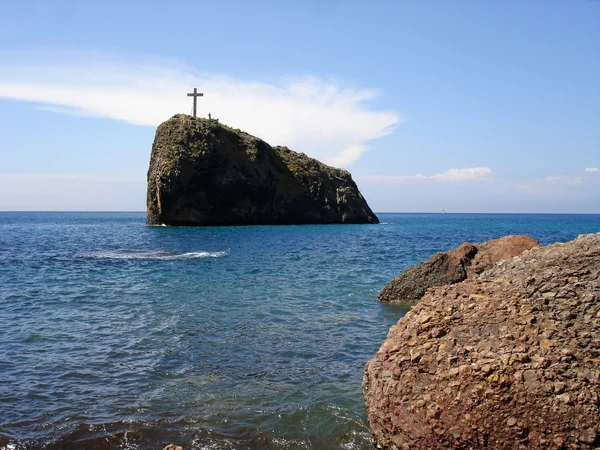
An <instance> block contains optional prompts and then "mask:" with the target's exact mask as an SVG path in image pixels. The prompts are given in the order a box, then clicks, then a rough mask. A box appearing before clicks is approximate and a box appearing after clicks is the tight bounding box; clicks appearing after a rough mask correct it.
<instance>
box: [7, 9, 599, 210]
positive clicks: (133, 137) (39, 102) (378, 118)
mask: <svg viewBox="0 0 600 450" xmlns="http://www.w3.org/2000/svg"><path fill="white" fill-rule="evenodd" d="M194 87H197V88H198V90H199V91H200V92H202V93H203V94H204V96H203V97H201V98H199V99H198V115H199V116H203V117H206V116H207V115H208V114H209V113H210V114H211V115H212V117H216V118H218V119H219V120H220V121H221V122H222V123H225V124H227V125H230V126H232V127H233V128H241V129H243V130H244V131H247V132H249V133H251V134H253V135H256V136H258V137H261V138H262V139H264V140H265V141H267V142H268V143H270V144H271V145H285V146H288V147H289V148H291V149H292V150H295V151H299V152H303V153H306V154H307V155H309V156H312V157H315V158H318V159H319V160H321V161H323V162H325V163H327V164H331V165H334V166H337V167H344V168H346V169H348V170H349V171H350V172H351V174H352V176H353V178H354V180H355V181H356V183H357V184H358V187H359V189H360V190H361V192H362V194H363V196H364V197H365V198H366V200H367V202H368V203H369V205H370V206H371V208H372V209H373V210H374V211H376V212H441V211H442V210H445V211H446V212H449V213H451V212H473V213H596V214H598V213H600V0H521V1H517V0H486V1H479V0H469V1H466V0H463V1H460V0H437V1H435V0H422V1H416V0H414V1H409V0H369V1H367V0H364V1H363V0H360V1H359V0H347V1H342V0H339V1H338V0H302V1H300V0H286V1H279V0H237V1H235V0H218V1H217V0H214V1H208V0H206V1H185V0H172V1H170V2H166V1H162V2H159V1H153V0H147V1H136V0H128V1H116V0H104V1H94V0H87V1H83V0H81V1H61V0H54V1H36V0H32V1H27V2H23V1H22V0H0V123H2V127H1V132H0V210H5V211H6V210H8V211H16V210H19V211H22V210H34V211H144V210H145V203H146V172H147V170H148V164H149V159H150V151H151V147H152V141H153V139H154V133H155V131H156V127H157V125H159V124H160V123H161V122H163V121H165V120H167V119H169V118H170V117H171V116H173V115H174V114H178V113H186V114H191V109H192V102H191V99H190V98H188V97H187V96H186V94H187V92H191V91H192V90H193V88H194Z"/></svg>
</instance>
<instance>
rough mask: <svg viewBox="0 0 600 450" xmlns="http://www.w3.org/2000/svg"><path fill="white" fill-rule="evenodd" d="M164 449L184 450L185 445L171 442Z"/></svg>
mask: <svg viewBox="0 0 600 450" xmlns="http://www.w3.org/2000/svg"><path fill="white" fill-rule="evenodd" d="M163 450H183V447H181V446H180V445H175V444H169V445H167V446H166V447H165V448H163Z"/></svg>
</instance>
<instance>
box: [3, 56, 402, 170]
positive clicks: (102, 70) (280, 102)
mask: <svg viewBox="0 0 600 450" xmlns="http://www.w3.org/2000/svg"><path fill="white" fill-rule="evenodd" d="M35 56H36V55H29V59H30V60H35ZM8 60H9V61H10V60H11V58H9V59H8ZM77 61H78V62H76V63H73V62H69V63H60V62H58V63H57V62H48V63H36V64H33V63H28V64H18V65H16V64H7V63H0V97H4V98H10V99H17V100H24V101H28V102H33V103H35V104H36V105H37V107H39V108H43V109H46V110H48V109H49V110H51V111H54V112H58V113H68V114H77V115H85V116H94V117H106V118H111V119H115V120H120V121H124V122H128V123H131V124H135V125H145V126H156V125H158V124H159V123H161V122H163V121H165V120H166V119H168V118H169V117H171V116H172V115H174V114H177V113H182V112H185V113H191V107H192V101H191V99H190V98H189V97H187V96H186V93H187V92H190V90H191V89H192V88H193V87H198V88H199V91H200V92H203V93H204V97H201V98H199V99H198V115H200V116H207V115H208V113H209V112H210V113H211V114H212V116H213V117H216V118H218V119H220V121H221V122H222V123H225V124H228V125H230V126H232V127H234V128H241V129H243V130H245V131H247V132H249V133H251V134H254V135H257V136H259V137H261V138H263V139H265V140H266V141H267V142H269V143H270V144H272V145H286V146H288V147H290V148H291V149H293V150H296V151H300V152H304V153H306V154H308V155H310V156H313V157H316V158H318V159H320V160H322V161H324V162H326V163H329V164H335V165H345V164H350V163H352V162H353V161H356V160H357V159H359V158H360V156H361V154H362V153H363V152H364V151H365V150H366V148H367V147H366V142H368V141H369V140H371V139H376V138H378V137H381V136H385V135H387V134H389V133H391V132H392V130H393V127H394V125H396V124H397V123H398V122H399V121H400V118H399V117H398V115H397V114H395V113H393V112H387V111H373V110H370V109H368V108H367V107H366V106H365V104H364V102H365V101H367V100H371V99H373V98H375V97H377V95H378V92H377V91H375V90H372V89H362V88H357V89H355V88H349V87H345V86H343V85H342V84H340V83H339V82H336V81H332V80H323V79H319V78H316V77H304V78H289V79H285V80H278V81H276V82H266V81H252V80H242V79H236V78H232V77H229V76H226V75H221V74H209V73H202V72H199V71H196V70H194V69H191V68H187V67H182V66H180V65H178V64H176V63H173V62H168V63H165V62H164V61H163V62H156V61H152V62H131V61H124V60H120V61H117V60H115V59H106V58H95V59H92V60H89V59H88V60H85V59H82V58H81V57H79V58H78V59H77Z"/></svg>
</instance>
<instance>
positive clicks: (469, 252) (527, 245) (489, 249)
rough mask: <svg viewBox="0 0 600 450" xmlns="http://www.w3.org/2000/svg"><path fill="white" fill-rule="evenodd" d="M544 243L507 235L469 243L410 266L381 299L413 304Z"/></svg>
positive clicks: (387, 287) (390, 284) (385, 290)
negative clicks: (433, 291)
mask: <svg viewBox="0 0 600 450" xmlns="http://www.w3.org/2000/svg"><path fill="white" fill-rule="evenodd" d="M539 245H540V243H539V242H538V241H536V240H535V239H532V238H530V237H529V236H522V235H521V236H504V237H502V238H500V239H494V240H491V241H488V242H485V243H483V244H469V243H468V242H465V243H464V244H462V245H461V246H460V247H457V248H455V249H452V250H450V251H448V252H439V253H436V254H435V255H433V256H432V257H431V258H430V259H429V260H428V261H425V262H424V263H421V264H417V265H416V266H413V267H409V268H408V269H406V270H405V271H404V272H402V273H401V274H400V275H398V276H397V277H396V278H394V279H393V280H392V281H390V282H389V284H388V285H387V286H386V287H385V288H383V291H381V294H380V295H379V297H378V298H379V300H381V301H382V302H387V303H400V304H412V303H414V302H416V301H418V300H419V299H420V298H421V297H423V295H425V291H426V290H427V289H429V288H431V287H435V286H444V285H445V284H454V283H459V282H461V281H463V280H466V279H467V278H472V277H474V276H476V275H478V274H480V273H481V272H483V271H484V270H485V269H488V268H490V267H492V266H493V265H494V264H496V263H497V262H499V261H502V260H504V259H508V258H512V257H513V256H517V255H520V254H521V253H523V252H524V251H525V250H529V249H531V248H534V247H538V246H539Z"/></svg>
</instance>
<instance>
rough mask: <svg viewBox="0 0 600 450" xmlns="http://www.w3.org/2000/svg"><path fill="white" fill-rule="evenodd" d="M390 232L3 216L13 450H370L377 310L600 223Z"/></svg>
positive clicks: (379, 338)
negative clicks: (367, 387)
mask: <svg viewBox="0 0 600 450" xmlns="http://www.w3.org/2000/svg"><path fill="white" fill-rule="evenodd" d="M378 216H379V218H380V220H381V223H380V224H378V225H302V226H244V227H161V226H158V227H156V226H155V227H148V226H146V224H145V214H144V213H139V212H135V213H112V212H111V213H102V212H98V213H84V212H73V213H65V212H39V213H36V212H1V213H0V448H1V449H2V450H16V449H41V448H44V449H63V448H64V449H120V448H123V449H162V448H163V447H164V446H166V445H167V444H169V443H173V444H176V445H180V446H182V447H183V448H184V449H186V450H188V449H368V448H372V444H371V440H370V432H369V427H368V424H367V421H366V413H365V408H364V403H363V397H362V386H361V384H362V376H363V370H364V365H365V363H366V362H367V361H368V360H369V359H370V358H372V357H373V356H374V354H375V352H376V351H377V350H378V349H379V347H380V345H381V343H382V342H383V340H384V339H385V337H386V334H387V332H388V330H389V328H390V326H391V325H393V324H395V323H396V322H397V321H398V320H399V319H400V318H401V317H402V316H403V315H404V314H405V313H406V311H407V309H406V308H402V307H399V306H393V305H386V304H382V303H380V302H378V301H377V295H378V293H379V292H380V291H381V289H382V288H383V287H384V286H385V285H386V284H387V283H388V282H389V281H390V280H391V279H392V278H394V277H395V276H396V275H398V274H399V273H400V272H401V271H402V270H404V269H406V268H408V267H409V266H411V265H413V264H416V263H420V262H422V261H425V260H427V259H428V258H429V257H431V256H432V255H433V254H434V253H435V252H438V251H444V250H449V249H451V248H453V247H456V246H458V245H460V244H461V243H463V242H465V241H468V242H472V243H475V242H484V241H486V240H489V239H493V238H498V237H501V236H504V235H508V234H527V235H530V236H532V237H534V238H535V239H538V240H539V241H540V242H541V243H542V244H552V243H555V242H566V241H569V240H572V239H574V238H575V237H577V236H578V235H579V234H582V233H592V232H598V231H600V215H544V214H539V215H537V214H536V215H529V214H378Z"/></svg>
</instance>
